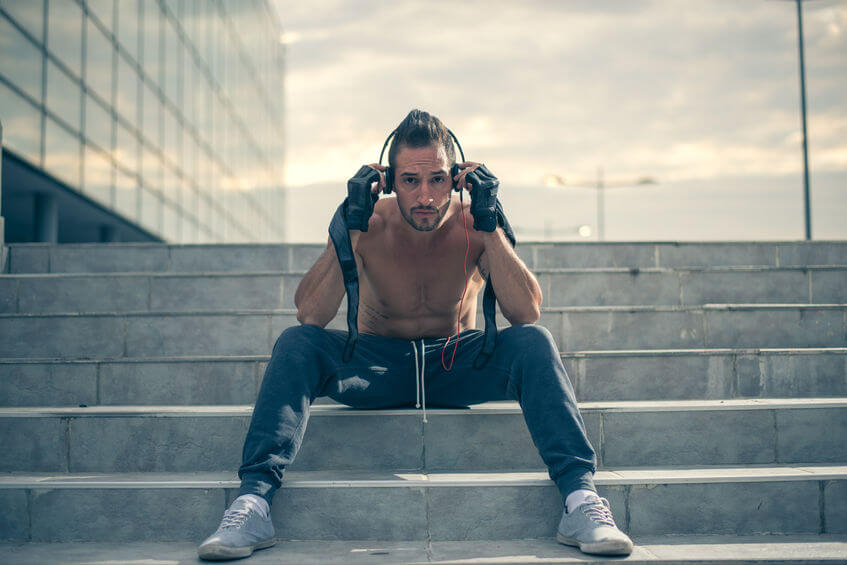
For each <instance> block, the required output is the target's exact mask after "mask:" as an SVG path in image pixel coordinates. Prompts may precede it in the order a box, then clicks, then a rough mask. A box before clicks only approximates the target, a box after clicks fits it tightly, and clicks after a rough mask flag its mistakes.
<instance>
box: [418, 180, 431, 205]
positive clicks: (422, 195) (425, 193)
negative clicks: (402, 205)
mask: <svg viewBox="0 0 847 565" xmlns="http://www.w3.org/2000/svg"><path fill="white" fill-rule="evenodd" d="M433 200H435V195H434V190H433V187H432V186H430V184H429V183H428V182H426V181H424V182H423V183H421V190H420V192H419V193H418V202H420V203H421V204H429V203H431V202H432V201H433Z"/></svg>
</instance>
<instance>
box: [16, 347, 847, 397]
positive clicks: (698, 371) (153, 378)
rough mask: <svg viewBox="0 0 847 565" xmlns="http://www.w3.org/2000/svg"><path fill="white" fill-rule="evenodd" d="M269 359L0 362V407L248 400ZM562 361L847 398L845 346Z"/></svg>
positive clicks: (715, 387)
mask: <svg viewBox="0 0 847 565" xmlns="http://www.w3.org/2000/svg"><path fill="white" fill-rule="evenodd" d="M268 358H269V356H268V355H267V354H264V355H231V356H220V355H200V356H185V357H161V356H151V357H148V358H124V359H114V360H108V361H107V360H79V359H51V358H32V359H27V358H16V359H0V374H2V375H3V379H0V406H67V405H72V406H77V405H80V404H84V405H86V406H96V405H147V406H149V405H162V404H168V405H176V404H182V405H233V404H236V405H238V404H252V403H253V402H255V400H256V396H257V394H258V391H259V385H260V384H261V380H262V378H263V375H264V371H265V365H266V364H267V361H268ZM562 360H563V362H564V364H565V367H566V369H567V372H568V376H569V377H570V380H571V383H572V384H573V386H574V389H575V390H576V396H577V399H579V400H580V401H581V402H593V401H601V402H602V401H616V400H621V401H629V400H633V401H634V400H675V399H691V400H698V399H716V400H723V399H730V398H751V397H752V398H768V397H773V398H785V397H791V398H813V397H839V396H840V397H847V348H843V347H831V348H784V349H779V348H772V349H759V348H738V349H728V348H711V349H655V350H648V349H642V350H604V351H580V352H573V353H565V354H562ZM327 400H328V399H320V400H319V402H325V401H327Z"/></svg>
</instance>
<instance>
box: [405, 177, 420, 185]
mask: <svg viewBox="0 0 847 565" xmlns="http://www.w3.org/2000/svg"><path fill="white" fill-rule="evenodd" d="M404 180H405V181H406V184H414V183H415V180H417V179H415V178H412V177H405V179H404Z"/></svg>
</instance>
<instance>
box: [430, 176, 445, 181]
mask: <svg viewBox="0 0 847 565" xmlns="http://www.w3.org/2000/svg"><path fill="white" fill-rule="evenodd" d="M432 182H444V177H432Z"/></svg>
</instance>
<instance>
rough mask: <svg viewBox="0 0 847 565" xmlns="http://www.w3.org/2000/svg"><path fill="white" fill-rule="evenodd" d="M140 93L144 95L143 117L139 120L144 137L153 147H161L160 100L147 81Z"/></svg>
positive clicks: (161, 109)
mask: <svg viewBox="0 0 847 565" xmlns="http://www.w3.org/2000/svg"><path fill="white" fill-rule="evenodd" d="M141 94H142V96H143V97H144V108H143V118H142V122H141V127H142V128H143V134H144V139H146V140H147V142H148V143H151V144H152V145H153V146H154V147H156V148H158V149H161V143H162V141H161V135H160V129H161V126H160V124H161V117H162V111H163V108H162V102H161V101H160V100H159V95H158V94H157V93H156V91H155V90H153V89H152V88H151V87H150V85H149V84H148V83H147V82H145V83H144V88H143V89H142V93H141Z"/></svg>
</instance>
